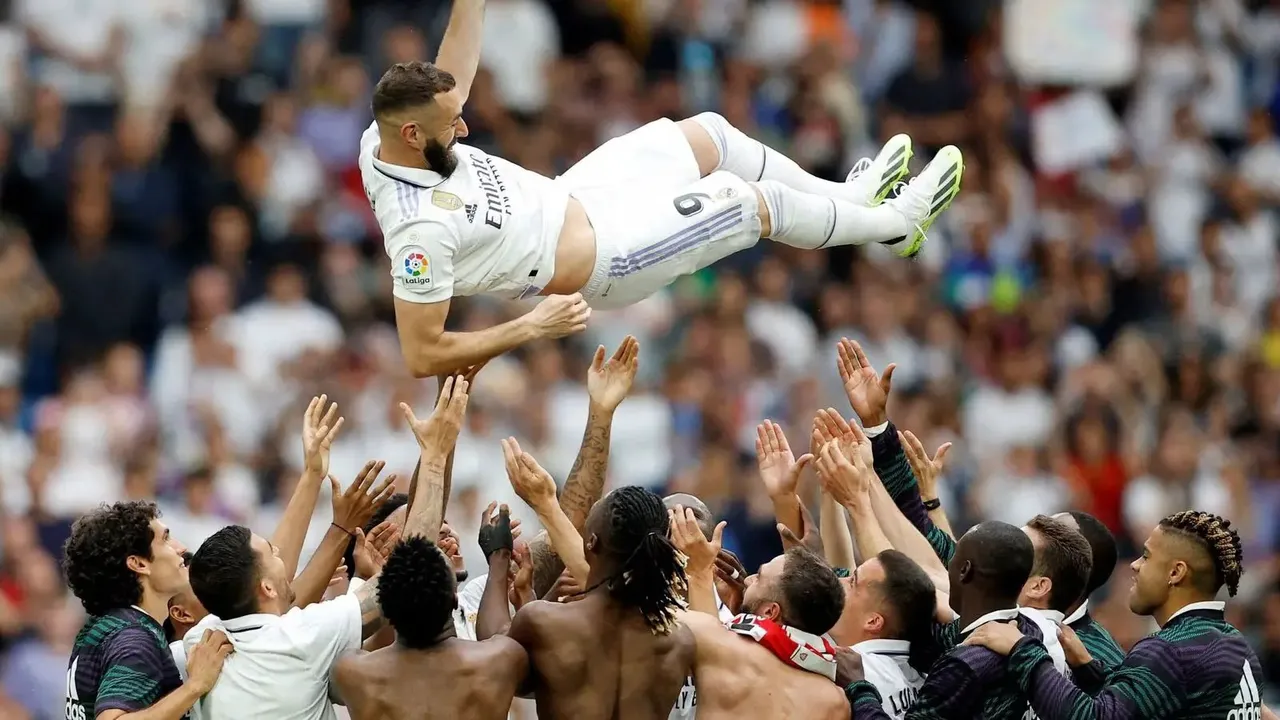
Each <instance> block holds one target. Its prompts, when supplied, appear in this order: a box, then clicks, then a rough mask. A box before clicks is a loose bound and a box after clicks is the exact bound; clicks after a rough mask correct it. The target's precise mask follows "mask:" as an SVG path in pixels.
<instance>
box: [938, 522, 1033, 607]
mask: <svg viewBox="0 0 1280 720" xmlns="http://www.w3.org/2000/svg"><path fill="white" fill-rule="evenodd" d="M966 563H967V564H968V565H969V566H970V568H971V571H972V580H971V582H972V584H973V585H974V586H975V589H976V590H977V591H978V592H981V593H983V594H985V595H987V596H988V597H990V598H992V599H994V600H1000V601H1003V602H1006V603H1008V604H1009V605H1010V606H1012V605H1016V604H1017V602H1018V595H1019V594H1020V593H1021V592H1022V586H1023V585H1024V584H1025V583H1026V582H1027V578H1028V577H1030V576H1031V568H1032V566H1033V565H1034V564H1035V547H1034V546H1033V545H1032V544H1031V538H1029V537H1027V534H1026V533H1024V532H1022V529H1021V528H1018V527H1015V526H1013V525H1010V524H1009V523H1005V522H1000V521H998V520H989V521H987V522H984V523H982V524H980V525H977V526H975V527H974V528H973V529H972V530H970V531H969V532H967V533H965V534H964V535H963V536H962V537H961V538H960V541H959V542H958V543H957V544H956V554H955V557H954V558H952V560H951V566H952V567H953V568H955V567H957V564H959V567H960V568H963V566H964V565H965V564H966ZM952 590H953V592H954V591H955V588H953V589H952Z"/></svg>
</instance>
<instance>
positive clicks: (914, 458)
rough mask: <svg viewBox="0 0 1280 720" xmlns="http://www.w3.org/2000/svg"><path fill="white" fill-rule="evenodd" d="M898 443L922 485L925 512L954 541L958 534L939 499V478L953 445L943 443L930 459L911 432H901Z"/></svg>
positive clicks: (921, 494)
mask: <svg viewBox="0 0 1280 720" xmlns="http://www.w3.org/2000/svg"><path fill="white" fill-rule="evenodd" d="M898 442H899V444H901V445H902V449H903V450H904V451H905V453H906V456H907V462H908V463H910V464H911V472H912V473H913V474H914V475H915V476H916V481H917V482H918V483H919V485H920V498H921V500H922V502H923V505H924V508H925V510H928V511H929V519H930V520H932V521H933V524H934V525H936V526H937V527H938V529H939V530H941V531H942V532H944V533H946V534H947V535H948V536H949V537H950V538H951V539H953V540H954V539H955V537H956V534H955V532H954V531H953V530H952V529H951V521H950V520H948V519H947V512H946V510H943V509H942V503H941V501H940V500H939V499H938V476H940V475H941V474H942V471H943V469H944V468H945V467H946V465H947V453H949V452H951V443H943V444H942V445H941V446H940V447H939V448H938V450H937V452H935V453H934V454H933V457H929V453H927V452H925V449H924V443H922V442H920V438H918V437H916V435H915V433H913V432H911V431H910V430H906V431H903V432H899V433H898Z"/></svg>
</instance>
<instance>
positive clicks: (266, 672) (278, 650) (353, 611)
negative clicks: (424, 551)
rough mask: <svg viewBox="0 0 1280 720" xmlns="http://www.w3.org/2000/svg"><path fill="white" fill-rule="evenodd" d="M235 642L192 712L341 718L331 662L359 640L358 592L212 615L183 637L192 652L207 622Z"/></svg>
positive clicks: (228, 719)
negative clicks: (231, 615)
mask: <svg viewBox="0 0 1280 720" xmlns="http://www.w3.org/2000/svg"><path fill="white" fill-rule="evenodd" d="M211 628H212V629H220V630H222V631H223V632H225V633H226V634H227V637H228V638H229V639H230V640H231V644H232V645H233V646H234V647H235V652H234V653H232V654H231V655H230V656H229V657H228V658H227V661H226V663H225V664H224V665H223V667H222V674H221V675H220V676H219V677H218V682H217V684H215V685H214V686H213V690H212V691H210V692H209V694H208V695H205V696H204V698H202V699H201V700H200V701H199V702H198V703H196V705H195V707H193V708H192V709H191V718H192V720H257V719H259V718H260V719H261V720H336V718H337V715H336V714H335V713H334V709H333V701H332V700H330V699H329V670H330V669H331V668H332V667H333V664H334V662H335V661H336V660H337V659H338V658H339V657H340V656H341V655H342V654H343V653H344V652H347V651H349V650H356V649H358V648H359V647H360V643H361V625H360V601H359V600H357V599H356V597H355V596H354V595H350V594H347V595H343V596H342V597H338V598H334V599H333V600H327V601H325V602H320V603H313V604H311V605H308V606H306V607H304V608H294V609H292V610H290V611H289V612H287V613H285V614H284V615H265V614H255V615H246V616H244V617H240V618H236V619H234V620H226V621H223V620H219V619H218V618H216V617H214V616H212V615H210V616H208V617H206V618H205V619H203V620H201V621H200V622H199V623H198V624H197V625H196V626H195V627H193V628H191V630H189V631H188V632H187V634H186V635H185V636H184V637H183V638H182V642H183V645H184V647H185V649H186V651H187V652H190V650H191V648H192V647H194V646H195V644H196V643H198V642H200V637H201V636H202V635H203V634H204V631H205V630H207V629H211Z"/></svg>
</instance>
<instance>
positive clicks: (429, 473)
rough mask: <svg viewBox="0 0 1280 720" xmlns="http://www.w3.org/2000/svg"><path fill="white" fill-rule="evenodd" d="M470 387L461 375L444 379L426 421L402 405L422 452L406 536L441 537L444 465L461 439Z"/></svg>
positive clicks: (433, 539)
mask: <svg viewBox="0 0 1280 720" xmlns="http://www.w3.org/2000/svg"><path fill="white" fill-rule="evenodd" d="M467 388H468V383H467V381H466V379H465V378H463V377H461V376H459V377H455V378H449V379H447V380H445V382H444V386H443V389H442V390H441V392H440V398H439V400H437V401H436V407H435V409H434V410H433V411H432V413H431V416H430V417H428V418H427V419H426V420H419V419H418V418H417V416H415V415H414V413H413V408H411V407H409V406H408V405H405V404H403V403H402V404H401V405H400V409H401V410H402V411H404V416H405V419H406V420H408V421H409V427H411V428H412V429H413V435H414V437H415V438H417V440H418V447H419V448H420V449H421V451H422V453H421V457H420V459H419V460H418V482H417V485H416V487H414V488H413V495H412V496H410V498H409V503H410V506H409V510H408V511H407V517H406V518H405V521H404V532H403V536H404V537H406V538H408V537H411V536H413V535H421V536H423V537H426V538H428V539H430V540H431V541H432V542H435V540H436V538H437V537H438V536H439V533H440V525H441V524H442V523H443V522H444V482H445V480H444V474H445V468H446V466H447V465H448V456H449V453H450V450H451V449H452V448H453V446H454V444H455V443H457V442H458V433H460V432H462V419H463V416H464V415H466V412H467Z"/></svg>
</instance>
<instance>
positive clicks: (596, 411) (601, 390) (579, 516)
mask: <svg viewBox="0 0 1280 720" xmlns="http://www.w3.org/2000/svg"><path fill="white" fill-rule="evenodd" d="M639 358H640V343H639V342H637V341H636V339H635V338H634V337H632V336H630V335H628V336H627V337H625V338H623V340H622V343H621V344H620V345H618V349H617V350H615V351H614V353H613V356H612V357H610V358H609V359H608V360H607V361H606V360H605V349H604V346H603V345H601V346H600V347H598V348H596V354H595V357H593V358H592V359H591V369H590V370H588V371H587V395H588V396H589V397H590V399H591V409H590V410H589V411H588V412H587V429H586V431H585V432H584V433H583V434H582V447H581V448H580V449H579V450H578V458H577V459H576V460H574V462H573V469H572V470H570V471H569V478H568V479H567V480H565V482H564V493H563V494H562V495H561V496H560V507H561V508H563V509H564V514H565V515H567V516H568V517H569V522H571V523H573V527H574V528H575V529H576V530H577V531H578V533H579V534H581V533H582V528H583V526H585V525H586V524H587V514H588V513H590V512H591V506H592V505H595V504H596V503H597V502H599V500H600V496H601V495H602V494H604V481H605V477H606V475H607V474H608V468H609V442H610V436H611V432H612V429H613V413H614V411H616V410H617V409H618V406H619V405H620V404H622V401H623V400H625V399H626V397H627V394H628V393H630V392H631V385H632V383H634V382H635V379H636V371H637V370H638V369H639V367H640V364H639Z"/></svg>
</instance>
